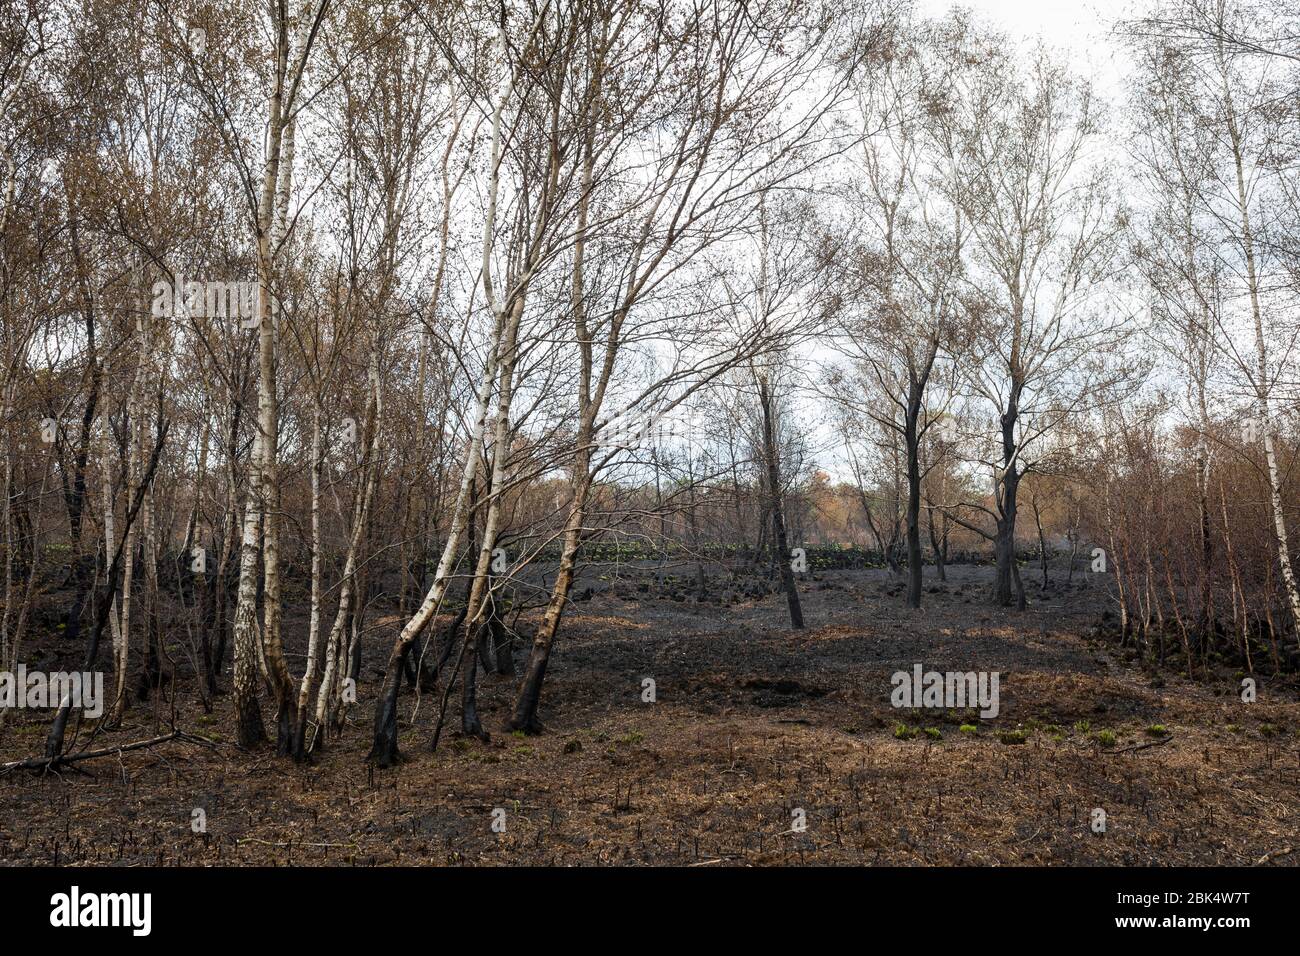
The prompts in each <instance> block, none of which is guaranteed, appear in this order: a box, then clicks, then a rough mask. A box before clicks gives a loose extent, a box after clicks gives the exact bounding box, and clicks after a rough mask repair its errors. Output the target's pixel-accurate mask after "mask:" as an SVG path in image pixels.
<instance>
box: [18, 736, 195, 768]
mask: <svg viewBox="0 0 1300 956" xmlns="http://www.w3.org/2000/svg"><path fill="white" fill-rule="evenodd" d="M169 740H180V741H183V742H185V743H190V744H198V745H200V746H203V747H211V746H212V743H211V741H208V740H204V739H203V738H202V737H196V736H194V735H193V734H187V733H186V732H185V731H183V730H173V731H172V732H171V733H170V734H163V735H162V736H161V737H152V738H150V739H149V740H137V741H136V742H135V743H130V744H122V745H121V746H118V747H105V748H103V749H102V750H83V751H82V752H81V753H75V754H60V755H59V756H57V757H28V758H27V759H26V760H14V761H11V762H9V763H6V764H2V765H0V773H10V772H11V771H14V770H54V769H56V768H58V767H62V766H65V765H67V764H72V763H76V762H77V761H80V760H94V759H95V758H96V757H112V756H114V755H115V754H116V755H118V756H120V755H121V754H124V753H126V752H127V751H128V750H145V749H146V748H149V747H156V746H158V745H159V744H165V743H167V742H168V741H169Z"/></svg>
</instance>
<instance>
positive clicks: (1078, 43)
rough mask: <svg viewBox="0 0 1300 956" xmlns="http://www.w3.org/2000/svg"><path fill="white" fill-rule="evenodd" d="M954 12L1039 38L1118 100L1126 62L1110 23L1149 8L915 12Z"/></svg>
mask: <svg viewBox="0 0 1300 956" xmlns="http://www.w3.org/2000/svg"><path fill="white" fill-rule="evenodd" d="M954 6H960V7H965V8H966V9H968V10H974V11H975V12H976V13H978V14H980V15H981V16H983V17H984V18H986V19H987V20H988V21H989V23H990V25H992V26H995V27H997V28H999V29H1001V30H1004V31H1006V32H1007V33H1008V34H1010V35H1011V36H1012V37H1015V38H1019V39H1022V40H1023V41H1025V42H1033V41H1035V40H1037V39H1039V38H1041V39H1042V40H1043V41H1044V42H1046V43H1047V44H1048V45H1049V46H1052V47H1056V48H1058V49H1060V50H1062V51H1064V52H1066V53H1067V54H1068V55H1069V58H1070V62H1071V65H1072V66H1073V67H1074V69H1075V71H1076V72H1078V73H1081V74H1083V75H1085V76H1091V77H1092V79H1093V81H1094V83H1095V84H1096V89H1097V92H1098V93H1100V94H1102V95H1103V96H1105V97H1106V98H1107V99H1108V100H1111V101H1112V102H1115V101H1117V100H1119V99H1121V98H1122V96H1123V75H1124V72H1125V65H1124V64H1125V59H1124V55H1123V52H1122V51H1120V50H1119V49H1118V48H1117V44H1116V43H1115V42H1114V41H1113V40H1112V39H1111V36H1110V31H1111V27H1112V26H1113V25H1114V23H1115V21H1116V20H1118V19H1121V18H1124V17H1128V16H1133V15H1134V14H1135V12H1137V11H1140V10H1143V9H1144V8H1147V7H1149V6H1151V3H1149V2H1147V0H964V2H958V3H954V2H952V0H917V7H918V9H919V10H920V11H921V12H922V13H924V14H926V15H929V16H942V15H943V14H945V13H946V12H947V11H948V10H950V9H952V8H953V7H954Z"/></svg>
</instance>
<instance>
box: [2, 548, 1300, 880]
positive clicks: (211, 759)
mask: <svg viewBox="0 0 1300 956" xmlns="http://www.w3.org/2000/svg"><path fill="white" fill-rule="evenodd" d="M678 573H679V574H682V575H683V576H684V577H688V576H689V575H688V574H687V572H685V571H679V572H678ZM928 573H929V569H927V574H928ZM1026 573H1027V574H1028V572H1026ZM949 577H950V580H949V582H948V583H947V584H944V585H940V584H938V583H937V582H935V581H932V580H928V579H927V582H926V586H927V593H926V594H925V601H926V607H925V608H924V609H923V610H921V611H920V612H911V613H909V612H907V611H906V610H905V609H904V608H903V607H902V596H901V592H900V585H899V583H898V581H897V580H896V579H893V578H891V577H890V576H889V575H888V574H887V573H886V572H884V571H844V572H827V573H825V574H824V575H819V579H818V580H811V579H810V580H808V581H805V582H803V583H802V584H801V585H800V586H801V591H802V596H803V600H804V607H805V617H806V619H807V621H808V624H809V627H808V629H807V630H806V631H803V632H796V631H792V630H790V629H789V628H788V627H786V626H785V625H786V623H787V620H788V619H787V618H786V616H785V604H784V598H783V596H781V595H779V594H768V595H755V594H754V593H752V591H753V590H754V589H752V588H751V589H750V593H746V589H745V588H743V587H742V588H737V586H735V585H734V584H728V583H726V582H724V581H723V580H721V579H720V578H719V579H713V580H711V582H710V599H709V600H708V601H706V602H703V603H700V602H696V601H695V600H694V598H693V597H692V596H689V595H688V589H687V588H686V587H684V586H683V585H681V584H680V583H678V582H677V581H675V580H672V579H668V580H663V579H662V578H663V576H662V575H651V574H649V573H646V572H643V573H641V574H640V576H637V574H636V573H635V572H634V573H633V574H632V576H630V577H629V576H628V573H627V569H626V568H625V569H624V573H623V574H622V575H621V576H617V577H615V576H613V575H611V574H610V573H602V572H600V571H593V572H589V573H588V575H587V578H586V580H585V581H583V582H580V583H579V592H580V593H581V595H582V597H584V598H587V599H586V600H582V601H580V602H578V603H576V604H575V605H574V606H573V608H572V609H571V613H570V614H569V615H568V617H567V619H566V627H565V629H564V632H563V633H562V635H561V639H560V644H559V645H558V648H557V651H556V655H555V657H554V658H553V661H552V667H551V670H550V674H549V676H548V681H547V686H546V690H545V693H544V698H543V714H542V716H543V719H544V720H545V722H546V724H547V732H546V733H545V734H543V735H541V736H537V737H529V738H523V737H519V736H514V735H511V734H508V733H504V732H502V731H501V730H500V728H501V727H503V726H504V723H505V720H506V717H507V714H508V709H509V707H510V705H511V703H512V700H513V692H514V688H515V683H514V681H513V680H511V679H510V678H503V677H481V678H480V687H481V695H482V701H481V704H482V711H483V717H484V723H485V725H486V726H487V727H488V728H489V729H490V730H492V731H493V735H492V740H491V741H490V742H489V743H487V744H482V743H480V742H478V741H476V740H467V739H464V738H460V737H459V736H458V735H456V734H454V733H444V736H443V740H442V743H441V745H440V747H439V749H438V751H437V753H430V752H429V751H428V748H427V744H428V740H429V737H430V730H431V725H432V719H431V715H432V714H433V713H434V712H435V710H436V695H433V694H425V695H424V697H423V699H422V701H421V704H420V707H419V711H418V713H417V714H416V719H415V722H414V724H410V723H405V724H404V725H403V728H402V748H403V752H404V754H405V755H406V757H407V758H408V759H407V760H406V762H405V763H403V764H402V765H401V766H400V767H398V768H395V769H391V770H376V769H373V768H371V767H369V766H368V765H367V764H366V763H365V761H364V757H365V753H366V751H367V749H368V745H369V720H370V717H371V713H372V709H371V708H372V705H373V700H374V693H375V691H376V688H377V686H378V677H377V668H378V667H379V666H380V662H381V661H382V659H383V656H384V655H385V654H386V652H387V649H388V648H389V646H391V644H390V642H391V632H392V631H393V629H394V628H395V627H396V626H397V623H396V622H394V623H393V624H392V625H391V626H389V627H387V628H385V629H381V630H379V631H377V632H376V633H374V634H372V635H371V636H370V639H369V641H368V643H367V647H366V660H365V664H364V666H363V674H362V681H361V685H360V688H359V695H360V702H359V704H358V706H357V707H355V708H354V709H353V710H352V713H351V717H350V725H349V727H348V730H347V733H346V735H345V737H344V739H343V740H341V741H338V742H336V743H333V744H332V745H331V747H330V748H329V749H327V750H325V751H324V752H323V753H320V754H319V755H318V756H317V758H316V759H315V761H314V762H313V763H311V764H309V765H305V766H298V765H295V764H293V763H292V762H290V761H287V760H284V759H281V758H276V757H275V756H273V755H272V754H271V753H269V752H258V753H247V752H243V751H241V750H239V749H238V748H237V747H236V746H235V745H234V743H233V740H234V728H233V715H232V710H233V707H232V705H231V702H230V700H229V698H228V697H223V698H219V699H218V701H217V704H216V708H215V711H214V712H213V713H212V714H204V713H203V712H202V709H201V708H200V707H199V704H198V701H197V697H196V695H195V694H193V693H192V692H190V691H189V690H188V689H187V688H186V686H185V684H184V682H182V686H181V688H180V692H179V693H178V694H177V695H176V706H177V708H178V712H179V716H178V718H177V725H178V726H180V727H182V728H184V729H185V730H187V731H190V732H192V733H195V734H199V735H201V736H203V737H204V738H205V739H206V740H207V741H208V745H207V746H199V745H195V744H190V743H181V742H169V743H167V744H164V745H161V746H158V747H155V748H151V749H148V750H140V751H135V752H130V753H125V754H121V755H118V756H113V757H108V758H100V759H95V760H91V761H86V762H83V763H81V764H78V765H77V766H76V769H74V768H72V767H64V768H62V769H61V770H60V771H59V772H58V773H57V774H55V773H47V774H44V775H39V774H34V773H31V772H26V771H20V772H13V773H9V774H5V775H3V776H2V777H0V862H2V863H5V864H35V863H75V864H90V865H95V864H103V865H109V864H117V865H131V864H163V865H170V864H180V865H214V864H215V865H232V864H288V863H294V864H321V863H324V864H343V865H370V864H391V863H401V864H489V865H510V864H543V865H546V864H557V865H566V864H673V865H763V864H894V865H900V864H901V865H909V864H970V865H991V864H1022V865H1042V864H1103V865H1144V864H1254V863H1256V862H1258V861H1260V860H1261V858H1263V857H1265V856H1266V855H1268V856H1269V859H1268V861H1267V865H1270V866H1278V865H1282V866H1286V865H1292V866H1294V865H1297V864H1300V702H1298V701H1300V694H1298V692H1297V687H1296V684H1295V682H1294V680H1291V681H1284V680H1279V679H1275V678H1268V677H1260V678H1259V699H1258V701H1256V702H1254V703H1249V704H1247V703H1243V702H1242V701H1241V700H1240V696H1239V685H1240V681H1241V677H1242V675H1241V674H1240V673H1239V672H1238V671H1237V670H1235V668H1234V666H1233V665H1223V666H1222V667H1221V668H1220V670H1219V671H1218V672H1217V673H1215V674H1212V675H1211V676H1210V677H1208V678H1206V679H1203V680H1198V681H1196V682H1191V681H1189V680H1187V679H1186V678H1184V677H1182V676H1180V675H1179V674H1178V673H1177V672H1176V668H1174V667H1169V668H1166V669H1165V670H1163V671H1161V672H1159V673H1156V672H1153V671H1150V670H1147V669H1144V668H1141V667H1139V666H1138V665H1137V664H1136V662H1135V661H1134V659H1133V658H1134V655H1133V654H1132V653H1131V651H1128V650H1126V649H1123V648H1121V647H1118V646H1117V645H1116V644H1115V643H1114V642H1113V639H1108V638H1107V636H1106V635H1105V633H1104V628H1103V627H1101V623H1102V612H1103V607H1104V605H1105V603H1106V602H1105V597H1104V594H1103V593H1102V592H1101V590H1100V589H1099V588H1094V587H1089V586H1088V585H1087V584H1086V583H1085V584H1083V585H1082V586H1079V585H1076V587H1074V588H1072V589H1070V590H1068V591H1067V590H1064V589H1054V590H1051V591H1048V592H1046V593H1042V594H1040V592H1039V590H1038V588H1037V587H1036V586H1033V585H1030V586H1029V593H1030V595H1031V598H1032V599H1033V603H1032V605H1031V607H1030V609H1029V610H1028V611H1026V612H1024V613H1015V612H1011V611H1003V610H997V609H994V608H991V607H989V606H988V605H987V603H986V593H987V585H988V581H989V579H990V577H991V574H990V571H989V569H987V568H979V567H964V566H963V567H958V568H953V569H950V574H949ZM588 588H590V589H592V591H593V592H594V593H592V594H590V596H589V595H588V594H587V593H584V592H586V591H587V589H588ZM299 623H300V622H297V621H296V620H294V619H292V618H291V619H289V620H288V621H287V622H286V632H289V631H293V630H301V627H300V626H299ZM528 623H529V622H528V619H527V618H525V619H523V620H522V621H521V624H522V625H523V626H522V628H521V630H523V631H524V632H527V631H528ZM49 640H50V641H51V642H54V641H55V640H56V639H54V638H50V639H49ZM35 643H36V644H37V645H40V643H41V641H40V639H39V638H38V639H35ZM525 652H526V646H525V644H524V643H523V642H521V643H520V644H519V646H517V648H516V664H517V665H519V664H521V663H522V660H523V655H524V654H525ZM50 653H55V652H53V651H51V652H50ZM63 656H66V658H67V663H66V664H65V665H64V666H68V667H72V666H74V665H73V660H74V651H73V649H67V650H66V651H65V652H61V653H59V654H58V655H57V657H63ZM56 659H57V658H56ZM292 662H293V663H294V664H296V665H297V666H301V661H300V659H293V660H292ZM915 663H921V664H923V665H924V666H925V667H926V669H927V670H930V669H933V670H939V671H947V670H957V671H968V670H983V671H998V672H999V673H1000V690H1001V712H1000V714H999V716H998V717H997V718H996V719H994V720H987V721H986V720H978V719H973V717H972V714H971V713H969V712H967V713H955V712H951V711H943V710H937V711H936V710H925V711H916V710H896V709H894V708H893V707H891V705H890V702H889V693H890V690H891V685H890V675H891V674H892V673H893V672H894V671H896V670H908V671H910V669H911V667H912V665H913V664H915ZM43 666H46V667H49V668H50V669H53V665H52V664H50V663H46V664H45V665H43ZM647 677H648V678H651V679H653V680H654V682H655V691H656V700H655V702H653V703H646V702H644V701H643V699H642V688H643V684H642V682H643V680H644V679H645V678H647ZM455 696H456V695H453V701H454V700H455ZM402 703H403V710H402V713H403V716H404V718H409V717H410V715H411V712H412V704H413V703H414V698H413V697H412V696H409V695H404V696H403V700H402ZM453 706H454V705H453ZM164 709H165V708H164ZM270 710H271V708H270V706H269V703H267V702H265V701H264V712H265V713H268V714H269V713H270ZM451 723H455V721H452V722H451ZM963 724H969V725H973V727H972V726H969V725H968V727H967V728H966V729H965V730H963V729H962V725H963ZM900 725H901V727H900ZM47 726H48V714H39V713H32V712H28V711H18V712H15V713H14V714H12V715H11V719H10V720H9V722H8V724H7V726H6V727H5V730H4V732H3V737H2V738H0V761H5V760H15V759H19V758H22V757H27V756H31V755H34V754H38V753H39V751H40V746H41V742H42V740H43V736H44V733H45V731H46V729H47ZM168 727H169V723H168V720H167V719H163V720H160V719H159V718H158V717H157V716H155V708H154V705H152V704H143V705H140V704H137V705H136V707H135V709H134V710H132V711H131V712H130V713H129V715H128V717H127V719H126V721H125V723H124V726H123V727H122V728H121V729H119V730H116V731H113V732H112V733H111V734H108V733H105V734H103V735H101V736H100V737H99V738H98V739H97V740H96V741H95V743H94V744H93V746H94V747H100V746H104V745H105V744H106V743H119V742H120V743H127V742H130V741H133V740H140V739H144V738H148V737H152V736H154V735H156V734H159V733H165V732H166V731H167V730H168ZM84 736H85V735H84V734H83V740H84ZM1112 738H1113V739H1112ZM1095 808H1101V809H1103V810H1104V811H1105V814H1106V823H1107V827H1106V832H1105V833H1104V834H1096V833H1094V832H1093V831H1092V829H1091V827H1090V820H1091V815H1092V813H1093V810H1094V809H1095ZM195 809H201V810H203V812H204V814H205V815H206V825H207V832H206V833H205V834H196V833H194V832H192V826H191V821H192V818H193V816H194V813H193V812H194V810H195ZM499 810H504V812H505V814H504V818H502V817H501V816H500V815H499V813H498V814H496V816H495V819H497V820H500V819H504V822H505V832H504V833H497V832H494V830H493V827H492V824H493V820H494V813H495V812H496V811H499ZM798 810H802V811H803V818H804V819H805V820H806V824H807V826H806V829H804V830H803V831H802V832H798V830H797V828H796V827H795V826H794V825H793V824H794V821H795V820H796V818H797V812H796V811H798ZM1287 848H1294V850H1295V851H1294V852H1291V853H1287V852H1285V851H1286V850H1287Z"/></svg>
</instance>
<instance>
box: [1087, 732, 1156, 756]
mask: <svg viewBox="0 0 1300 956" xmlns="http://www.w3.org/2000/svg"><path fill="white" fill-rule="evenodd" d="M1173 739H1174V738H1173V737H1172V736H1169V737H1161V738H1160V739H1159V740H1148V741H1147V742H1146V743H1144V744H1135V745H1134V746H1132V747H1121V748H1120V749H1119V750H1107V751H1103V752H1102V753H1103V755H1104V756H1107V757H1113V756H1115V754H1127V753H1132V752H1133V751H1134V750H1146V749H1147V748H1148V747H1163V746H1164V745H1165V744H1167V743H1169V741H1171V740H1173Z"/></svg>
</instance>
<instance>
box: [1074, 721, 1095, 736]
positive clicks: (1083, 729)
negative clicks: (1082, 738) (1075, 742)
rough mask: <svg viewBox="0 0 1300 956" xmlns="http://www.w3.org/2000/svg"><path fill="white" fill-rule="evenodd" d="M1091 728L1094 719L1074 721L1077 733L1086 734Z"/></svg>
mask: <svg viewBox="0 0 1300 956" xmlns="http://www.w3.org/2000/svg"><path fill="white" fill-rule="evenodd" d="M1090 730H1092V721H1090V720H1076V721H1075V722H1074V732H1075V733H1076V734H1086V733H1087V732H1088V731H1090Z"/></svg>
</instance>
